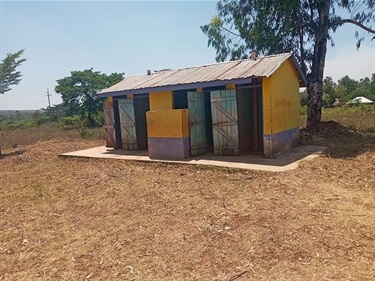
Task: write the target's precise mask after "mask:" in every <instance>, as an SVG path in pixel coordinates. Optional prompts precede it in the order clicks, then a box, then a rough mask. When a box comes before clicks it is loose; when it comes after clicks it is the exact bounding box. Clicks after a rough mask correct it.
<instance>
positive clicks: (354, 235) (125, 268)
mask: <svg viewBox="0 0 375 281" xmlns="http://www.w3.org/2000/svg"><path fill="white" fill-rule="evenodd" d="M301 142H302V143H314V144H320V145H328V146H329V148H330V150H329V152H328V153H327V154H326V155H325V156H322V157H319V158H316V159H314V160H311V161H305V162H302V163H301V165H300V167H299V168H298V169H297V170H294V171H289V172H283V173H271V172H259V171H242V170H231V169H221V168H211V167H199V166H198V167H196V166H184V165H170V164H160V163H138V162H124V161H121V160H103V159H75V158H68V159H67V158H59V157H58V154H60V153H63V152H69V151H74V150H78V149H84V148H89V147H93V146H98V145H102V142H101V141H92V140H91V141H90V140H73V139H53V140H48V141H43V142H38V143H36V144H34V145H28V146H26V145H24V146H19V147H17V148H15V149H7V150H5V151H4V150H3V155H2V156H0V190H1V195H0V229H1V230H0V280H231V281H233V280H374V279H375V212H374V210H375V196H374V191H375V137H374V135H371V134H367V135H363V134H358V133H356V132H352V131H350V130H348V129H346V128H345V127H342V126H340V125H338V124H337V123H324V124H323V125H321V126H320V127H316V128H314V129H311V130H308V131H307V130H306V131H303V132H302V137H301Z"/></svg>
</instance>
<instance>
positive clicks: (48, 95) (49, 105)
mask: <svg viewBox="0 0 375 281" xmlns="http://www.w3.org/2000/svg"><path fill="white" fill-rule="evenodd" d="M50 96H52V94H50V93H49V89H48V88H47V97H48V107H49V108H51V101H50V99H49V97H50Z"/></svg>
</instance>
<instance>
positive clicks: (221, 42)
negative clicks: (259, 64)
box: [201, 0, 375, 126]
mask: <svg viewBox="0 0 375 281" xmlns="http://www.w3.org/2000/svg"><path fill="white" fill-rule="evenodd" d="M217 10H218V14H217V15H216V16H214V17H213V19H212V20H211V22H210V23H208V24H206V25H203V26H201V30H202V32H203V33H204V34H206V35H207V37H208V46H212V47H214V48H215V50H216V60H217V61H224V60H226V59H230V60H235V59H243V58H248V57H250V54H251V52H252V51H253V50H256V51H257V52H258V53H259V54H261V55H273V54H277V53H285V52H293V54H294V55H295V56H296V58H297V60H298V61H299V64H300V66H301V69H302V72H303V73H304V75H305V76H306V79H307V84H308V85H306V86H307V91H308V94H309V101H308V106H309V110H308V120H307V121H308V122H307V124H308V125H309V126H311V125H314V124H316V123H318V122H320V119H321V106H322V98H323V93H322V91H321V90H320V89H321V87H322V86H323V85H322V84H323V73H324V65H325V59H326V52H327V43H328V41H331V44H332V45H334V42H333V40H332V34H333V33H334V32H336V30H337V28H338V27H340V26H342V25H343V24H345V23H351V24H355V25H357V26H359V27H360V28H362V29H365V30H366V31H368V32H371V33H373V34H375V30H371V29H370V28H368V27H366V26H365V25H366V24H368V25H371V23H375V1H368V0H363V1H348V0H345V1H342V0H285V1H259V0H241V1H238V0H220V1H219V2H218V4H217ZM348 12H349V14H350V16H351V18H349V19H346V18H342V17H341V15H343V14H348ZM356 38H357V48H359V46H360V43H361V42H362V41H363V39H364V37H363V36H359V33H358V32H357V33H356ZM326 98H327V97H326ZM325 102H326V103H329V102H330V101H329V100H327V99H326V100H325Z"/></svg>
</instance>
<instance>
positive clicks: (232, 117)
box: [211, 90, 239, 155]
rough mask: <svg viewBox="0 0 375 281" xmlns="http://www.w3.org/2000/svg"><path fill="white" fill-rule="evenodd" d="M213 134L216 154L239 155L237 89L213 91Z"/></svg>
mask: <svg viewBox="0 0 375 281" xmlns="http://www.w3.org/2000/svg"><path fill="white" fill-rule="evenodd" d="M211 114H212V134H213V141H214V153H215V154H216V155H239V140H238V116H237V100H236V90H224V91H214V92H211Z"/></svg>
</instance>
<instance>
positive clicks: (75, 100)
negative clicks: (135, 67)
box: [55, 69, 124, 127]
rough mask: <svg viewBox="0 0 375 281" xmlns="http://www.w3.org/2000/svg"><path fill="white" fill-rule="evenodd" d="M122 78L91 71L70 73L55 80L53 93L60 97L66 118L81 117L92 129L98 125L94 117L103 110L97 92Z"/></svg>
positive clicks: (116, 74) (121, 74) (114, 74)
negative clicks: (55, 84)
mask: <svg viewBox="0 0 375 281" xmlns="http://www.w3.org/2000/svg"><path fill="white" fill-rule="evenodd" d="M123 78H124V76H123V73H112V74H111V75H106V74H102V73H100V72H99V71H93V70H92V69H86V70H84V71H72V72H71V75H70V76H68V77H65V78H63V79H60V80H57V86H56V88H55V91H56V93H58V94H60V95H61V97H62V100H63V105H64V107H65V109H66V115H67V116H81V117H82V119H86V122H87V126H88V127H93V126H98V125H100V123H101V122H100V121H99V120H97V119H96V116H97V115H98V113H99V112H101V111H102V110H103V107H102V105H103V100H100V99H98V98H97V95H96V94H97V92H98V91H100V90H102V89H105V88H108V87H110V86H112V85H114V84H116V83H118V82H120V81H121V80H122V79H123Z"/></svg>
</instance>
